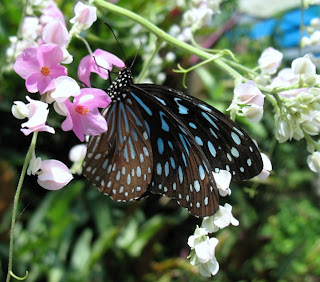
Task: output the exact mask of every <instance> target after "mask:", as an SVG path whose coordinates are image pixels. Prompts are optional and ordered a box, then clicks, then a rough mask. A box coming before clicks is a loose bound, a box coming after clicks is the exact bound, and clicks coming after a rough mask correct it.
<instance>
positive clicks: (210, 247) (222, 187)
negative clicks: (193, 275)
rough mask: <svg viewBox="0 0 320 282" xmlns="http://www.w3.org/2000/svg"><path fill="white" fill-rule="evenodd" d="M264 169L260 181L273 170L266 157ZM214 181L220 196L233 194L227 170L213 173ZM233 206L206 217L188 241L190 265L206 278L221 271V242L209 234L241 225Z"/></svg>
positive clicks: (221, 208) (223, 207) (226, 205)
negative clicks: (218, 258) (216, 255)
mask: <svg viewBox="0 0 320 282" xmlns="http://www.w3.org/2000/svg"><path fill="white" fill-rule="evenodd" d="M262 158H263V162H264V169H263V170H262V172H261V174H260V175H259V176H258V177H260V179H264V178H266V177H268V175H269V170H271V169H272V167H271V163H270V160H269V159H268V158H267V156H266V155H264V154H263V156H262ZM213 174H214V179H215V181H216V184H217V188H218V191H219V194H220V196H222V197H225V196H228V195H230V194H231V190H230V187H229V185H230V182H231V174H230V172H228V171H226V170H220V172H219V173H213ZM231 211H232V206H231V205H229V204H227V203H226V204H225V205H224V206H219V209H218V210H217V212H216V213H215V214H214V215H212V216H208V217H204V218H203V221H202V225H201V227H200V228H199V227H198V226H197V227H196V229H195V231H194V234H193V235H191V236H190V237H189V239H188V245H189V247H190V248H191V253H190V255H189V257H188V258H190V263H191V264H192V265H194V266H198V267H199V271H200V274H201V275H203V276H206V277H210V276H211V275H215V274H217V272H218V271H219V263H218V261H217V259H216V257H215V248H216V246H217V244H218V242H219V240H218V239H217V238H214V237H212V238H210V237H209V236H208V234H209V233H213V232H217V231H218V230H219V229H222V228H225V227H227V226H229V225H230V224H232V225H234V226H238V225H239V221H238V220H237V219H235V218H234V217H233V215H232V212H231Z"/></svg>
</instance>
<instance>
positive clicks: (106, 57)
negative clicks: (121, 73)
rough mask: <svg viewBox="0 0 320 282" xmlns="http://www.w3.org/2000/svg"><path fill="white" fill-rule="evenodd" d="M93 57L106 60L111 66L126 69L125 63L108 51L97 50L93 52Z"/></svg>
mask: <svg viewBox="0 0 320 282" xmlns="http://www.w3.org/2000/svg"><path fill="white" fill-rule="evenodd" d="M93 55H95V56H97V57H101V58H102V59H104V60H106V61H107V62H108V63H109V64H110V65H113V66H116V67H118V68H124V67H125V63H124V62H123V61H122V60H121V59H119V58H118V57H117V56H115V55H113V54H111V53H109V52H107V51H104V50H101V49H97V50H96V51H94V52H93Z"/></svg>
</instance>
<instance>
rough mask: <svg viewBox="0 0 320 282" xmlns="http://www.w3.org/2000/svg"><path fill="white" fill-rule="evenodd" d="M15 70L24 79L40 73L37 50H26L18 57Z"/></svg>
mask: <svg viewBox="0 0 320 282" xmlns="http://www.w3.org/2000/svg"><path fill="white" fill-rule="evenodd" d="M13 69H14V71H15V72H16V73H17V74H18V75H20V76H21V77H22V78H23V79H27V78H28V76H30V75H31V74H33V73H35V72H39V70H40V65H39V62H38V60H37V48H27V49H25V50H24V51H23V53H22V54H21V55H19V56H18V58H17V60H16V62H15V63H14V66H13ZM36 92H37V91H36Z"/></svg>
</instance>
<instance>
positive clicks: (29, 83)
mask: <svg viewBox="0 0 320 282" xmlns="http://www.w3.org/2000/svg"><path fill="white" fill-rule="evenodd" d="M41 77H42V75H41V74H40V73H39V72H37V73H34V74H32V75H30V76H29V77H28V78H27V79H26V88H27V90H28V91H29V92H31V93H36V92H38V81H39V79H41Z"/></svg>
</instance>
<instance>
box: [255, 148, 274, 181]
mask: <svg viewBox="0 0 320 282" xmlns="http://www.w3.org/2000/svg"><path fill="white" fill-rule="evenodd" d="M261 158H262V161H263V169H262V171H261V172H260V174H259V175H258V176H257V177H258V178H259V179H260V180H264V179H266V178H267V177H268V176H269V175H270V171H271V170H272V164H271V161H270V159H269V158H268V156H267V155H266V154H264V153H261Z"/></svg>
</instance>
